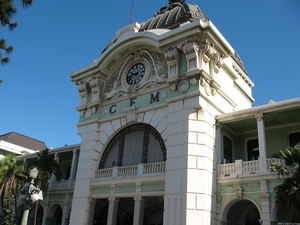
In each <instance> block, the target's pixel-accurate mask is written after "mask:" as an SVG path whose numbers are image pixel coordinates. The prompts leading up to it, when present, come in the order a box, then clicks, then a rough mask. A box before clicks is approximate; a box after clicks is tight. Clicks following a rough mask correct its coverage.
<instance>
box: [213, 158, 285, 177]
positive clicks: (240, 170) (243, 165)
mask: <svg viewBox="0 0 300 225" xmlns="http://www.w3.org/2000/svg"><path fill="white" fill-rule="evenodd" d="M260 161H263V162H264V163H265V164H266V166H267V169H268V168H269V167H270V165H271V163H273V162H276V163H280V159H275V158H270V159H265V158H264V159H259V160H253V161H246V162H243V160H236V161H235V162H234V163H227V164H220V165H219V171H218V175H219V176H221V177H223V176H225V177H226V176H232V177H236V176H238V175H251V174H258V173H259V174H261V173H271V172H270V171H268V170H264V168H260ZM264 163H261V165H264Z"/></svg>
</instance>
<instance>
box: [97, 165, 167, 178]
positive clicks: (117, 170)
mask: <svg viewBox="0 0 300 225" xmlns="http://www.w3.org/2000/svg"><path fill="white" fill-rule="evenodd" d="M165 170H166V162H158V163H149V164H138V165H134V166H122V167H113V168H107V169H99V170H96V172H95V180H107V179H113V178H128V177H138V176H153V175H161V174H164V173H165Z"/></svg>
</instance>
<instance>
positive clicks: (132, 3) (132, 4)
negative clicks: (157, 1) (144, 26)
mask: <svg viewBox="0 0 300 225" xmlns="http://www.w3.org/2000/svg"><path fill="white" fill-rule="evenodd" d="M133 6H134V0H132V2H131V12H130V23H132V14H133Z"/></svg>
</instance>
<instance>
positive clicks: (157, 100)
mask: <svg viewBox="0 0 300 225" xmlns="http://www.w3.org/2000/svg"><path fill="white" fill-rule="evenodd" d="M153 102H159V91H158V92H156V94H155V95H154V94H153V93H152V94H151V100H150V104H152V103H153Z"/></svg>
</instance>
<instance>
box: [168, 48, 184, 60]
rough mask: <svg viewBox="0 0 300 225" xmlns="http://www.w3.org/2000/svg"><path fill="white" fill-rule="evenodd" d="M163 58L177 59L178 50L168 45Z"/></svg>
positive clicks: (178, 55)
mask: <svg viewBox="0 0 300 225" xmlns="http://www.w3.org/2000/svg"><path fill="white" fill-rule="evenodd" d="M164 54H165V58H166V60H167V61H168V62H170V61H174V60H175V61H177V60H179V58H180V51H179V49H178V48H176V47H168V48H167V49H166V50H165V52H164Z"/></svg>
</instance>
